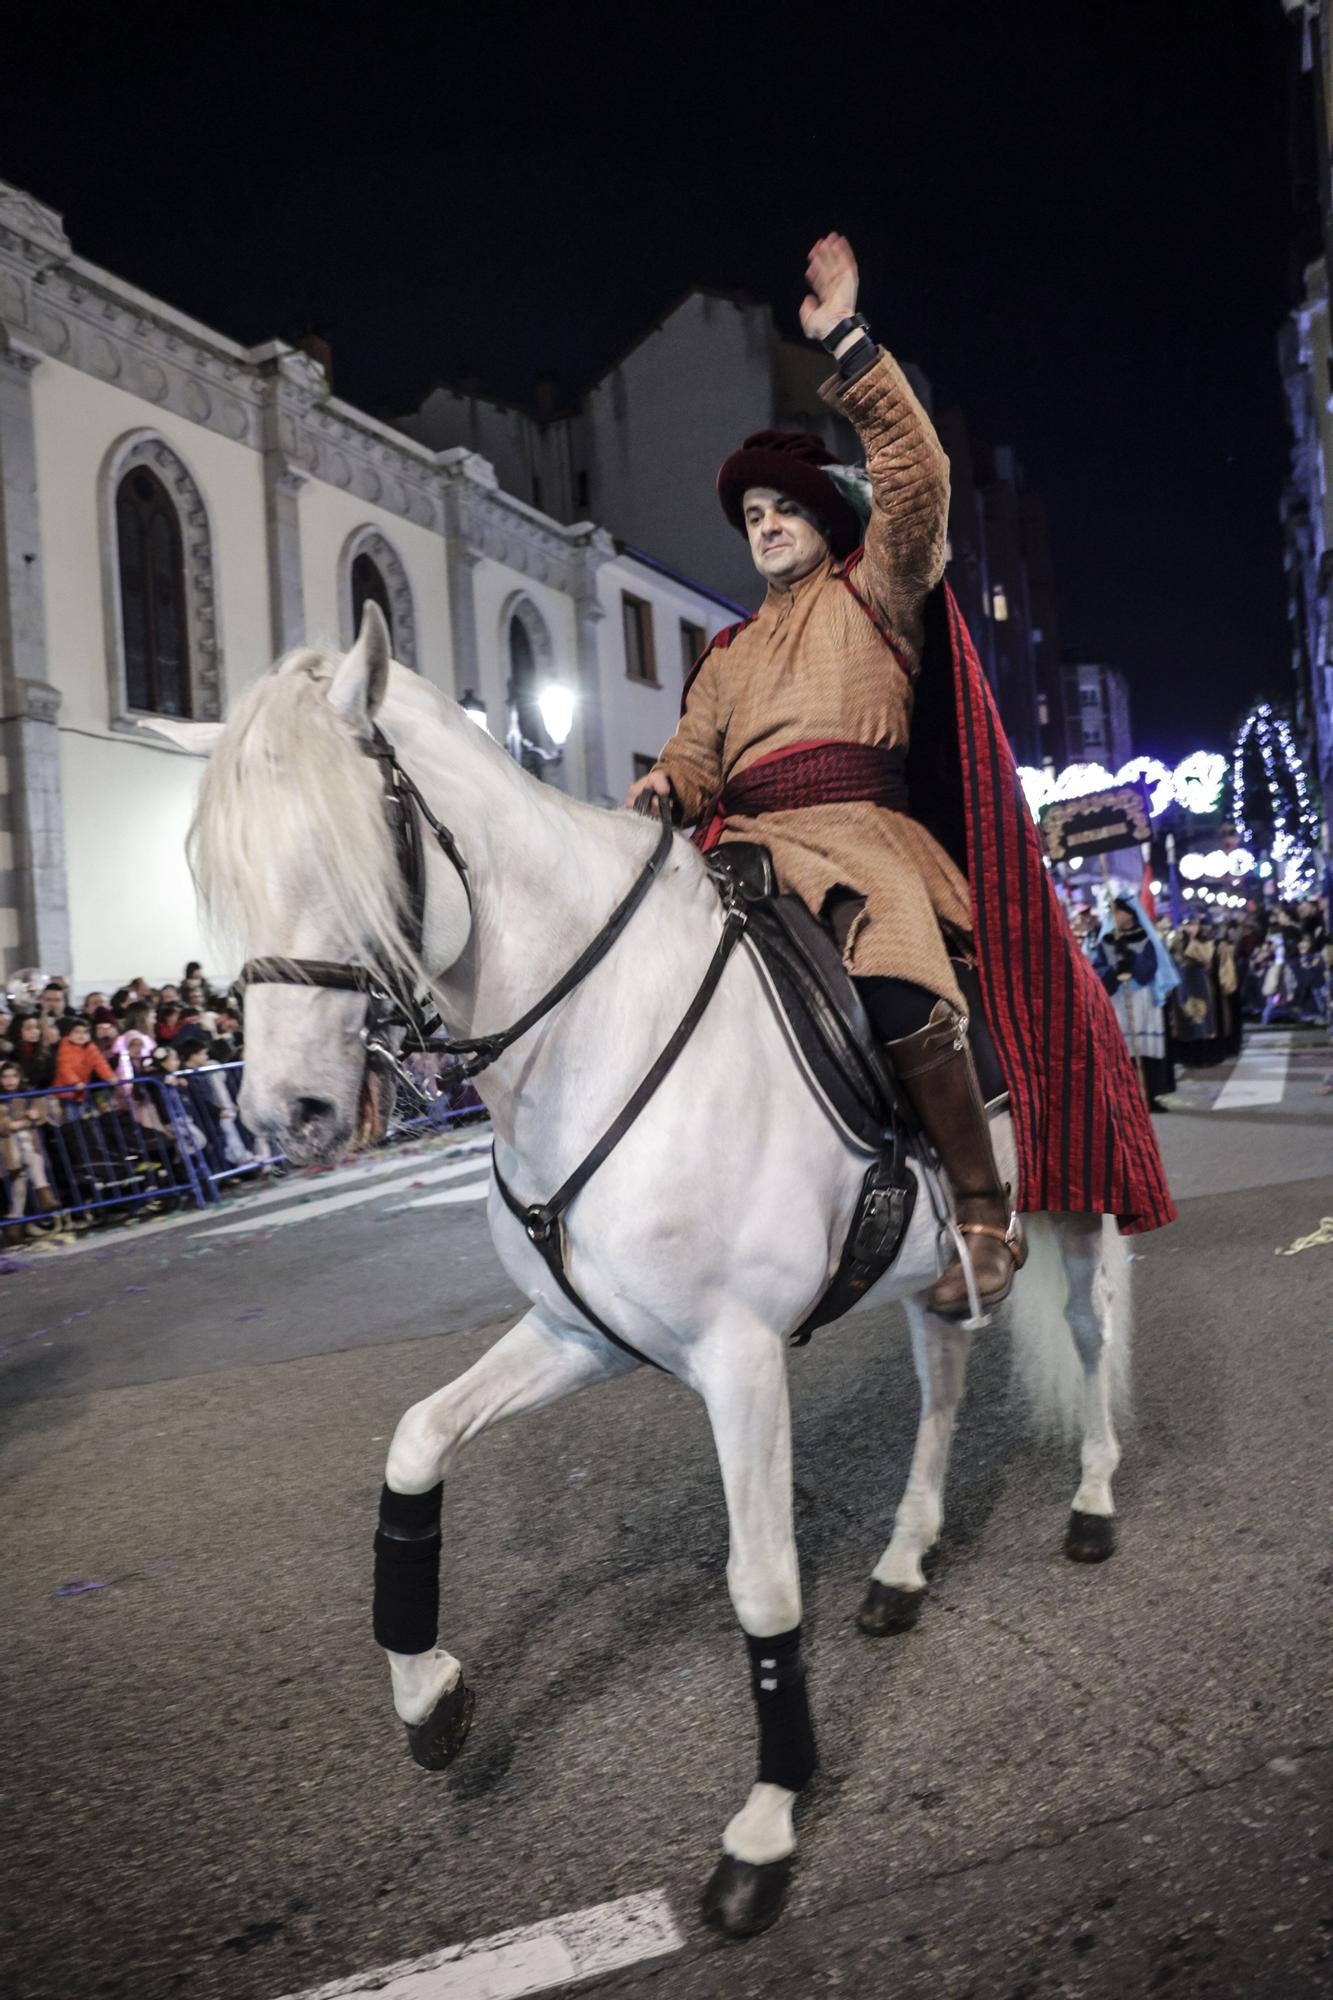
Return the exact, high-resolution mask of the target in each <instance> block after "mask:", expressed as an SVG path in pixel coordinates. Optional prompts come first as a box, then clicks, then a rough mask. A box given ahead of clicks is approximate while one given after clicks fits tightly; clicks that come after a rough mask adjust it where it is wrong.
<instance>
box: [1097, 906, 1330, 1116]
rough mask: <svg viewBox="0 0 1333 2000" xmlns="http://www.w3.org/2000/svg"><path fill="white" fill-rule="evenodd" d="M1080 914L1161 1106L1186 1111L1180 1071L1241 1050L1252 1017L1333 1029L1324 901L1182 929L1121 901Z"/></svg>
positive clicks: (1195, 918)
mask: <svg viewBox="0 0 1333 2000" xmlns="http://www.w3.org/2000/svg"><path fill="white" fill-rule="evenodd" d="M1070 918H1071V923H1072V925H1073V928H1074V931H1075V934H1076V935H1077V936H1078V937H1080V938H1081V939H1082V941H1083V944H1084V948H1085V950H1086V951H1087V952H1088V955H1089V957H1090V958H1091V959H1092V962H1093V965H1094V968H1095V969H1096V971H1097V972H1098V974H1099V976H1100V977H1101V979H1102V980H1103V983H1104V984H1105V985H1106V988H1107V991H1108V992H1109V993H1111V995H1112V997H1113V999H1114V1000H1115V1002H1116V1010H1117V1013H1118V1014H1119V1016H1120V1018H1121V1024H1122V1027H1123V1028H1124V1031H1125V1035H1126V1039H1127V1041H1128V1042H1129V1044H1130V1048H1131V1052H1132V1053H1133V1055H1134V1056H1135V1058H1136V1061H1137V1062H1138V1065H1139V1069H1140V1073H1141V1075H1142V1077H1143V1079H1144V1087H1145V1090H1146V1091H1147V1093H1148V1097H1149V1101H1150V1103H1151V1105H1152V1108H1153V1109H1154V1110H1155V1111H1170V1110H1173V1109H1176V1108H1178V1107H1179V1104H1180V1100H1179V1099H1175V1101H1174V1102H1173V1098H1174V1093H1175V1071H1176V1068H1177V1067H1178V1066H1179V1067H1182V1068H1185V1069H1208V1068H1212V1067H1214V1066H1215V1065H1216V1064H1218V1063H1220V1062H1223V1061H1225V1060H1226V1059H1227V1058H1228V1057H1232V1056H1236V1055H1238V1054H1239V1053H1240V1048H1241V1043H1242V1039H1243V1036H1244V1032H1245V1024H1246V1022H1247V1021H1248V1022H1252V1023H1262V1024H1263V1025H1264V1026H1274V1025H1290V1026H1300V1025H1305V1026H1311V1027H1322V1028H1324V1029H1326V1030H1331V1029H1333V940H1331V939H1330V931H1329V910H1328V902H1327V899H1326V898H1324V897H1319V896H1314V897H1310V898H1308V899H1307V900H1305V901H1304V902H1299V903H1293V902H1285V903H1279V904H1277V905H1275V906H1273V907H1272V908H1265V907H1264V906H1263V905H1261V904H1258V903H1254V904H1251V905H1250V907H1249V908H1248V909H1246V910H1245V911H1244V912H1242V913H1240V914H1238V915H1236V916H1233V917H1229V918H1227V919H1226V920H1224V921H1218V920H1215V919H1213V918H1211V917H1209V916H1207V915H1205V914H1203V913H1200V914H1198V915H1194V914H1189V915H1186V916H1185V917H1184V918H1183V919H1182V921H1181V922H1180V923H1175V922H1173V921H1172V919H1171V918H1170V917H1169V916H1167V915H1165V914H1163V915H1161V916H1159V915H1157V914H1156V913H1155V912H1153V911H1152V910H1151V909H1150V908H1145V905H1144V904H1143V903H1142V902H1140V901H1139V899H1138V898H1137V897H1134V896H1132V895H1122V896H1119V897H1116V898H1115V899H1114V900H1113V901H1112V904H1111V906H1110V909H1109V910H1108V911H1105V912H1102V913H1100V914H1099V913H1095V912H1094V911H1093V908H1092V906H1091V905H1090V904H1088V903H1079V904H1075V905H1074V907H1073V909H1072V910H1071V912H1070ZM1326 1087H1327V1086H1326Z"/></svg>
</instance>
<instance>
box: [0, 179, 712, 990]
mask: <svg viewBox="0 0 1333 2000" xmlns="http://www.w3.org/2000/svg"><path fill="white" fill-rule="evenodd" d="M366 596H372V597H374V598H375V599H376V600H377V601H378V602H380V603H381V604H382V606H383V608H384V609H385V610H386V612H387V614H388V616H389V620H390V624H391V627H392V631H393V637H394V650H395V654H396V656H397V658H398V659H400V660H401V661H402V662H403V663H404V664H405V665H407V666H410V667H413V668H414V669H415V670H416V671H417V672H419V673H422V674H424V675H426V676H428V677H429V678H430V679H432V680H433V681H435V682H436V683H437V684H438V685H439V686H440V687H442V688H444V689H445V690H446V691H447V692H449V693H451V694H454V695H457V696H462V695H464V694H465V693H467V692H469V691H472V692H475V694H476V695H477V696H479V697H480V699H481V701H482V702H484V704H485V707H486V711H487V718H488V723H489V726H490V728H491V729H492V731H493V732H494V733H495V734H496V735H497V736H500V737H502V738H503V737H504V736H505V735H506V731H507V729H508V727H509V726H510V724H511V721H512V717H513V713H514V709H515V707H516V708H517V711H518V714H519V716H520V719H521V722H522V725H523V728H524V730H525V732H526V733H527V734H528V735H529V736H530V737H532V738H534V739H535V740H538V741H540V740H541V735H542V730H541V722H540V717H539V713H538V710H537V705H536V697H537V694H538V693H539V691H540V689H541V686H542V684H543V683H544V682H547V681H551V680H554V681H558V682H561V683H563V684H564V685H565V686H566V687H568V688H569V689H570V691H571V692H572V693H573V695H574V697H575V701H574V724H573V729H572V733H571V735H570V738H569V741H568V744H567V746H566V749H565V753H564V758H563V762H562V763H560V764H558V765H556V764H548V765H547V766H545V768H544V775H545V776H546V777H547V779H548V781H552V782H557V783H561V784H563V785H565V786H566V787H567V788H568V789H569V790H571V791H573V792H575V793H577V794H578V795H580V796H582V797H584V798H588V799H591V800H594V801H597V802H600V803H607V804H609V803H611V802H613V801H617V800H618V799H619V798H620V797H621V796H622V795H623V793H624V790H625V787H626V785H627V784H628V783H629V781H630V779H631V778H632V777H633V775H634V774H635V771H636V769H638V768H641V767H642V765H643V764H644V763H646V762H647V761H648V760H650V759H651V758H652V756H653V755H654V754H655V753H656V751H657V750H658V748H659V747H660V745H661V744H662V743H663V742H664V741H665V739H666V737H667V736H668V735H669V734H670V733H671V730H672V728H673V727H674V724H675V718H676V714H677V711H678V707H679V700H680V689H681V682H682V678H683V673H684V669H685V664H686V660H687V656H689V657H691V658H692V657H693V654H694V653H695V652H697V650H698V649H699V648H700V647H701V646H702V644H703V642H704V640H705V639H706V638H708V637H710V636H711V635H712V633H714V632H715V631H716V630H717V629H718V628H719V627H720V626H721V625H723V624H726V623H728V622H730V620H731V619H732V618H734V617H735V616H736V607H734V606H733V605H731V604H729V603H728V602H727V600H725V599H724V598H719V597H717V596H714V595H710V594H709V593H708V592H707V591H705V590H703V589H702V588H700V587H698V586H696V585H693V584H691V583H690V582H689V581H688V580H687V579H685V578H683V577H681V576H679V575H677V574H675V573H674V572H673V571H671V570H670V569H668V568H666V567H665V566H664V565H662V564H660V563H658V562H655V561H653V560H652V559H651V558H650V557H648V556H645V555H642V554H639V553H634V552H629V551H627V550H626V549H625V548H624V547H623V545H618V544H617V543H616V542H614V541H613V540H612V538H611V537H610V536H609V535H608V534H607V533H606V532H605V531H604V530H602V529H600V528H598V527H597V526H595V525H594V524H593V522H591V521H588V520H580V521H577V522H574V523H572V524H570V523H562V522H560V521H559V520H557V519H554V518H552V516H550V515H548V514H545V513H543V512H542V511H540V509H539V508H537V507H535V506H534V505H532V504H531V503H530V501H529V500H527V499H525V498H520V497H518V496H516V495H514V494H512V493H508V492H505V491H504V490H503V488H502V487H501V485H500V483H499V481H498V479H497V476H496V473H495V471H494V469H493V467H492V466H491V464H490V463H489V462H487V460H485V459H484V458H482V457H480V456H479V455H478V454H477V453H475V452H473V451H471V450H469V449H467V448H466V447H455V448H452V449H446V450H436V449H433V448H432V447H431V446H430V445H428V444H425V443H422V442H419V441H417V440H415V439H412V438H409V437H407V436H406V435H404V434H403V433H402V432H400V431H398V430H395V429H392V428H390V427H388V426H387V425H385V424H382V423H379V422H377V421H376V420H375V419H374V418H372V417H368V416H366V415H364V414H363V413H362V412H361V411H359V410H355V409H352V408H351V407H350V406H348V405H347V404H345V403H342V402H340V401H339V400H338V399H337V398H335V397H334V396H333V395H332V394H331V393H330V389H329V384H328V381H327V380H326V377H325V375H324V373H323V371H322V369H321V368H320V367H319V366H318V365H317V364H316V362H314V361H313V360H311V359H310V358H309V357H308V356H307V355H305V354H304V353H302V352H299V351H297V350H294V349H292V348H289V347H287V346H285V345H284V344H283V343H282V342H279V341H272V342H269V343H267V344H266V345H264V346H261V347H257V348H243V347H240V346H238V345H237V344H236V343H235V342H233V341H230V340H228V339H226V338H225V337H224V336H222V335H221V334H218V333H215V332H213V331H212V329H211V328H208V327H205V326H201V325H199V324H198V323H197V322H195V321H193V320H191V319H188V318H187V317H186V316H185V315H184V314H182V313H179V312H177V311H175V310H174V309H173V308H172V307H170V306H167V305H164V304H163V303H162V302H161V301H160V300H157V299H153V298H150V297H148V296H147V295H145V294H144V293H142V292H140V291H137V290H136V289H135V288H134V287H133V286H131V285H128V284H126V283H124V282H123V281H122V280H121V279H119V278H116V277H114V276H112V275H110V274H109V273H107V272H105V271H101V270H99V269H97V268H96V267H95V266H93V265H91V264H89V263H87V262H86V261H85V260H84V259H82V258H80V257H78V256H76V255H75V254H74V253H73V251H72V250H71V247H70V243H69V240H68V238H67V237H66V235H65V233H64V229H63V227H62V223H61V218H60V217H59V216H57V215H55V214H54V213H53V212H52V211H51V210H50V209H47V208H45V207H43V206H42V205H41V204H40V203H39V202H37V201H35V200H34V199H32V198H31V197H30V196H28V195H26V194H23V193H22V192H21V191H19V190H17V189H14V188H11V187H7V186H5V185H4V184H3V183H0V976H2V975H3V974H6V973H12V972H13V971H14V970H15V969H16V968H18V967H20V966H25V965H36V966H40V967H42V968H43V969H46V970H64V971H67V972H69V973H70V975H71V976H72V978H73V980H74V983H75V987H76V989H77V988H79V987H87V986H97V985H100V986H103V987H110V986H114V985H117V984H120V983H121V982H123V981H125V980H128V979H129V978H131V977H132V976H134V975H136V974H140V973H142V974H144V975H145V976H147V977H149V978H151V979H159V980H160V979H163V978H168V977H176V976H178V975H179V972H180V969H181V967H182V965H183V964H184V962H185V961H186V959H188V958H191V957H199V958H203V959H205V961H207V946H206V943H205V941H204V940H203V939H202V938H201V937H200V935H199V930H198V923H197V918H196V914H195V901H194V894H193V889H192V886H191V884H190V881H189V876H188V871H187V868H186V864H185V858H184V839H185V832H186V828H187V825H188V823H189V818H190V813H191V810H192V805H193V801H194V797H195V792H196V789H197V785H198V780H199V775H200V770H201V764H200V762H199V760H198V759H197V758H194V757H191V756H189V755H187V754H185V753H183V752H180V751H178V750H176V749H174V748H172V747H171V746H170V745H168V744H167V743H165V742H164V741H163V740H162V739H161V738H159V737H157V736H155V735H154V734H152V733H151V732H150V731H149V730H147V729H145V728H144V726H143V721H142V718H143V717H144V716H145V715H146V714H149V713H152V712H155V711H156V712H159V713H168V714H171V713H174V714H188V715H191V716H193V717H195V718H197V719H202V720H207V719H210V718H213V717H216V716H218V715H220V714H223V713H225V711H226V709H227V706H228V704H229V703H230V702H231V701H232V700H233V699H234V697H235V696H236V695H237V693H238V692H239V691H240V690H241V689H242V688H243V687H245V686H246V684H247V683H248V682H249V681H251V680H252V679H253V678H254V676H255V675H257V674H261V673H263V672H264V671H266V669H267V668H268V667H269V665H270V664H271V663H272V661H273V660H274V659H275V658H276V657H277V656H278V655H279V654H281V653H282V652H284V651H286V650H287V649H288V648H289V647H291V646H294V645H296V644H299V643H311V644H315V645H326V646H331V647H338V648H341V647H344V646H346V645H347V644H348V643H349V641H350V638H351V635H352V632H353V630H354V622H355V619H356V615H357V612H358V610H359V606H360V604H361V602H362V601H363V600H364V598H365V597H366ZM212 969H215V970H221V971H225V970H227V969H228V968H225V967H222V968H216V967H215V968H212Z"/></svg>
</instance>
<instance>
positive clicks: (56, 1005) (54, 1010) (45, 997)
mask: <svg viewBox="0 0 1333 2000" xmlns="http://www.w3.org/2000/svg"><path fill="white" fill-rule="evenodd" d="M64 1005H65V993H64V989H63V987H60V986H48V987H47V988H46V989H45V991H44V992H43V994H42V1012H43V1013H44V1014H59V1013H60V1012H61V1011H62V1009H63V1008H64Z"/></svg>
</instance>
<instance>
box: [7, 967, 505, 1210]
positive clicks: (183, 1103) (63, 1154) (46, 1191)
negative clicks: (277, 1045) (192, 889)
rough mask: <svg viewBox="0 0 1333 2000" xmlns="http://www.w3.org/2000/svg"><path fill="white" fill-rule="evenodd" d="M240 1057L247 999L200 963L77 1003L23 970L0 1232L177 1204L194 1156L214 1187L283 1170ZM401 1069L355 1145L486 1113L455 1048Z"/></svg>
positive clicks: (188, 1194)
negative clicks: (243, 1099)
mask: <svg viewBox="0 0 1333 2000" xmlns="http://www.w3.org/2000/svg"><path fill="white" fill-rule="evenodd" d="M244 1056H245V1032H244V1022H243V1017H242V1013H241V1004H240V1001H239V999H238V998H237V996H236V995H235V994H234V993H226V992H224V993H217V992H214V991H213V990H212V989H211V988H210V986H209V983H208V981H207V980H206V979H205V978H204V975H203V972H202V969H201V968H200V966H199V965H198V964H197V963H195V962H191V963H190V964H189V965H187V966H186V968H185V972H184V975H183V977H182V978H181V980H180V983H179V984H178V985H172V984H170V983H168V984H166V985H163V986H160V987H153V986H150V985H149V983H148V981H147V980H146V979H132V980H131V981H130V983H129V985H128V986H122V987H119V988H118V989H117V990H116V991H115V992H114V993H110V994H108V993H105V992H102V991H100V990H95V991H93V992H89V993H84V994H83V995H82V996H80V997H79V998H78V1001H77V1004H76V1002H75V996H73V995H72V994H71V991H70V983H69V981H68V980H67V979H63V978H60V977H58V976H51V977H47V976H46V975H45V974H42V973H18V974H16V975H15V976H14V979H13V981H12V983H11V986H10V990H9V992H8V993H0V1240H3V1242H4V1243H5V1244H6V1245H7V1246H9V1247H13V1246H15V1245H17V1244H19V1243H21V1242H23V1240H24V1239H25V1237H27V1236H29V1235H30V1234H33V1233H34V1232H37V1233H41V1232H48V1231H54V1230H56V1229H57V1228H59V1227H60V1226H61V1222H62V1219H69V1218H71V1217H72V1218H75V1226H77V1227H80V1228H82V1227H89V1226H95V1224H96V1223H97V1222H98V1221H99V1220H103V1221H105V1220H110V1221H115V1220H119V1219H121V1218H122V1217H123V1216H125V1215H126V1214H127V1213H130V1212H132V1213H134V1214H142V1213H145V1212H147V1213H149V1214H154V1213H161V1212H164V1211H166V1210H169V1209H172V1208H175V1207H178V1206H180V1205H181V1204H182V1203H185V1202H187V1201H190V1200H191V1199H192V1198H193V1193H192V1182H191V1173H192V1170H193V1169H194V1168H195V1167H197V1166H199V1165H202V1168H203V1169H204V1171H205V1173H206V1174H207V1176H208V1177H209V1178H210V1179H211V1181H212V1183H213V1186H214V1188H216V1187H217V1185H218V1183H219V1182H221V1183H223V1184H224V1185H226V1186H235V1185H242V1186H244V1185H248V1184H251V1183H253V1182H254V1181H255V1180H256V1179H261V1178H264V1177H266V1176H267V1175H268V1174H269V1173H271V1172H273V1171H275V1170H276V1169H277V1168H279V1167H280V1166H281V1162H280V1161H279V1160H276V1159H275V1158H274V1156H273V1155H272V1153H271V1152H270V1150H269V1148H268V1147H267V1145H266V1144H265V1142H264V1140H263V1138H262V1136H259V1135H256V1134H253V1133H251V1132H250V1131H249V1130H248V1128H247V1127H246V1125H245V1124H244V1122H243V1120H242V1118H241V1115H240V1109H239V1104H238V1093H239V1088H240V1080H241V1070H240V1064H241V1063H242V1062H243V1060H244ZM405 1067H406V1069H407V1071H408V1072H409V1074H410V1077H411V1084H410V1085H408V1086H405V1093H404V1095H403V1096H402V1097H401V1098H400V1101H399V1103H398V1104H397V1105H395V1106H394V1107H393V1109H392V1111H391V1112H390V1113H389V1114H388V1115H387V1116H386V1115H385V1111H384V1107H383V1106H382V1105H381V1104H380V1103H379V1102H378V1101H376V1102H374V1103H373V1104H369V1105H368V1106H367V1110H366V1122H365V1125H364V1127H363V1130H362V1132H361V1134H360V1143H362V1144H365V1143H377V1142H378V1141H380V1140H383V1139H386V1138H389V1137H393V1136H396V1135H397V1134H398V1133H399V1132H403V1131H406V1130H409V1129H415V1128H416V1127H419V1126H420V1125H421V1124H423V1123H426V1122H434V1120H435V1119H436V1118H437V1117H439V1116H440V1115H441V1114H443V1117H444V1118H445V1119H446V1120H450V1121H452V1119H453V1118H455V1117H469V1116H482V1115H484V1114H483V1111H482V1106H481V1102H480V1099H479V1098H478V1097H477V1094H476V1092H475V1091H474V1090H473V1089H472V1088H471V1086H470V1085H468V1084H466V1083H464V1082H462V1081H461V1080H460V1079H459V1078H458V1076H457V1074H456V1071H457V1065H456V1064H455V1063H452V1062H450V1061H449V1060H448V1059H447V1058H441V1057H440V1056H438V1055H436V1056H425V1055H418V1056H413V1057H409V1058H408V1059H407V1061H406V1064H405Z"/></svg>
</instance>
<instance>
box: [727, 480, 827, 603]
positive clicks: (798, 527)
mask: <svg viewBox="0 0 1333 2000" xmlns="http://www.w3.org/2000/svg"><path fill="white" fill-rule="evenodd" d="M745 532H746V534H747V535H748V536H749V538H750V554H751V555H752V556H753V557H754V566H755V568H756V569H757V570H758V572H759V574H760V576H762V577H764V578H765V579H766V580H767V581H768V582H769V583H777V584H784V585H785V584H792V583H799V581H800V579H801V578H802V577H803V576H809V574H810V572H811V570H814V569H818V568H819V565H820V564H821V563H822V562H823V560H824V558H825V556H826V555H827V554H828V552H829V546H828V541H827V539H826V537H825V535H824V531H823V529H822V528H820V527H819V526H817V524H816V523H815V522H814V521H813V520H812V519H811V517H810V516H809V514H807V513H806V511H805V509H804V508H803V507H802V506H800V505H799V503H798V502H797V501H795V500H790V499H788V497H787V495H786V494H785V493H777V492H775V491H774V489H773V488H772V487H771V486H751V487H750V488H749V489H748V490H747V492H746V495H745Z"/></svg>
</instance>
